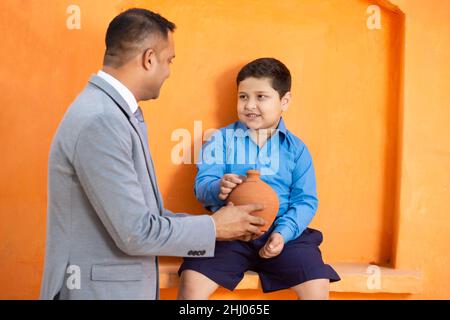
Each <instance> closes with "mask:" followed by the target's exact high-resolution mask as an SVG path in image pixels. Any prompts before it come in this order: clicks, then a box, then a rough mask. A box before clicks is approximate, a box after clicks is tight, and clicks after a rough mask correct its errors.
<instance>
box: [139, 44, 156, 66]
mask: <svg viewBox="0 0 450 320" xmlns="http://www.w3.org/2000/svg"><path fill="white" fill-rule="evenodd" d="M155 63H156V52H155V50H154V49H152V48H148V49H147V50H145V52H144V54H143V56H142V65H143V67H144V69H145V70H150V68H151V67H152V66H154V65H155Z"/></svg>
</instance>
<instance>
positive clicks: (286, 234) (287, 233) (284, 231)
mask: <svg viewBox="0 0 450 320" xmlns="http://www.w3.org/2000/svg"><path fill="white" fill-rule="evenodd" d="M273 232H278V233H279V234H281V235H282V236H283V238H284V243H288V242H289V241H291V240H294V239H295V232H294V230H292V229H291V228H289V227H288V226H285V225H278V226H276V227H275V229H274V230H273Z"/></svg>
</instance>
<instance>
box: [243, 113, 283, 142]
mask: <svg viewBox="0 0 450 320" xmlns="http://www.w3.org/2000/svg"><path fill="white" fill-rule="evenodd" d="M280 121H281V119H280V120H279V121H278V122H277V124H276V125H274V126H271V127H269V128H261V129H250V138H251V139H252V140H253V141H254V142H255V143H256V144H257V145H258V146H259V147H260V148H262V147H263V146H264V145H265V144H266V142H267V140H269V139H270V138H271V137H272V136H273V135H274V134H275V133H276V132H277V128H278V125H279V124H280Z"/></svg>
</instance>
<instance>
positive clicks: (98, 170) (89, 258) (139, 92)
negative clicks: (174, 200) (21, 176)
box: [41, 9, 264, 299]
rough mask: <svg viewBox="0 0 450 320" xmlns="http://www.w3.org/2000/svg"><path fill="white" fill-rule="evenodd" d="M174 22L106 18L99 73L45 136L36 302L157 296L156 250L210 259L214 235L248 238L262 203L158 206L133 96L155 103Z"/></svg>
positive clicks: (140, 14) (134, 15)
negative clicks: (211, 209)
mask: <svg viewBox="0 0 450 320" xmlns="http://www.w3.org/2000/svg"><path fill="white" fill-rule="evenodd" d="M174 29H175V25H174V24H173V23H171V22H169V21H168V20H166V19H164V18H163V17H161V16H160V15H158V14H155V13H153V12H150V11H148V10H144V9H131V10H128V11H125V12H123V13H122V14H120V15H119V16H117V17H116V18H114V19H113V21H112V22H111V23H110V25H109V27H108V31H107V34H106V52H105V57H104V63H103V64H104V65H103V69H102V71H99V73H98V74H97V75H94V76H93V77H92V78H91V79H90V81H89V83H88V85H87V86H86V88H85V89H84V90H83V92H82V93H81V94H80V95H79V96H78V97H77V99H76V100H75V102H74V103H73V104H72V105H71V106H70V108H69V109H68V111H67V112H66V114H65V116H64V118H63V120H62V122H61V124H60V126H59V128H58V130H57V133H56V135H55V137H54V140H53V142H52V146H51V150H50V159H49V177H48V183H49V185H48V217H47V219H48V224H47V244H46V257H45V270H44V278H43V282H42V288H41V298H42V299H55V298H56V299H58V298H59V299H157V298H158V291H159V286H158V259H157V256H159V255H165V256H185V257H186V256H204V257H206V256H213V255H214V248H215V240H216V239H218V240H232V239H241V240H250V239H252V238H255V237H257V236H259V235H260V233H261V232H260V230H259V227H260V226H262V225H263V224H264V221H263V220H262V219H260V218H257V217H254V216H252V215H251V214H250V213H251V212H252V211H255V210H260V209H262V206H261V205H257V204H255V205H248V206H242V207H239V206H233V205H228V206H226V207H224V208H222V209H221V210H219V211H218V212H216V213H215V214H214V215H212V216H208V215H197V216H195V215H187V214H177V215H175V214H173V213H171V212H170V211H168V210H166V209H164V207H163V202H162V198H161V194H160V191H159V189H158V185H157V182H156V177H155V172H154V168H153V163H152V158H151V155H150V150H149V147H148V143H147V132H146V127H145V122H144V120H143V117H142V112H141V109H140V108H139V106H138V103H137V102H138V101H145V100H149V99H156V98H157V97H158V96H159V91H160V88H161V86H162V84H163V82H164V80H165V79H167V78H168V76H169V74H170V68H169V65H170V63H171V61H172V59H173V58H174V57H175V53H174V43H173V38H172V32H173V31H174Z"/></svg>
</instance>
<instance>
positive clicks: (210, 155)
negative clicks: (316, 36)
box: [178, 58, 340, 299]
mask: <svg viewBox="0 0 450 320" xmlns="http://www.w3.org/2000/svg"><path fill="white" fill-rule="evenodd" d="M236 82H237V86H238V102H237V115H238V119H239V121H237V122H235V123H233V124H231V125H229V126H227V127H225V128H222V129H221V130H220V131H219V132H218V133H216V134H215V135H214V136H213V138H212V139H211V141H210V142H209V143H207V144H205V145H204V146H203V148H202V159H203V160H204V161H202V162H201V163H199V164H198V173H197V177H196V180H195V194H196V197H197V198H198V200H199V201H200V202H202V203H203V205H204V206H205V207H206V208H207V209H209V210H211V211H213V212H214V211H216V210H218V209H219V208H220V207H222V206H224V205H225V204H226V200H227V198H228V196H229V194H230V193H231V191H232V190H233V189H234V188H235V187H236V186H237V185H238V184H240V183H242V182H243V176H245V173H246V171H247V170H255V169H256V170H259V171H260V173H261V179H262V180H263V181H265V182H266V183H267V184H269V185H270V186H271V187H272V188H273V189H274V190H275V191H276V193H277V195H278V198H279V202H280V207H279V211H278V214H277V218H276V220H275V221H274V223H273V225H272V226H270V229H269V230H268V231H267V232H266V233H265V234H264V235H263V236H261V237H259V238H257V239H241V240H251V241H240V240H236V241H231V242H222V241H217V243H216V248H215V256H214V257H212V258H185V260H184V262H183V264H182V265H181V267H180V270H179V274H180V275H181V284H180V289H179V294H178V298H179V299H208V298H209V297H210V295H211V294H212V293H214V291H215V290H216V289H217V288H218V286H219V285H220V286H223V287H225V288H227V289H229V290H234V288H235V287H236V286H237V285H238V283H239V282H240V281H241V280H242V278H243V276H244V273H245V272H246V271H247V270H252V271H255V272H257V273H258V274H259V277H260V279H261V283H262V287H263V291H264V292H272V291H277V290H282V289H287V288H291V289H292V290H294V291H295V293H296V294H297V297H298V298H299V299H328V296H329V283H330V281H331V282H334V281H339V280H340V278H339V276H338V274H337V273H336V272H335V271H334V270H333V268H332V267H331V266H329V265H327V264H324V262H323V260H322V256H321V252H320V249H319V245H320V244H321V243H322V240H323V237H322V233H321V232H320V231H318V230H314V229H311V228H308V225H309V224H310V222H311V220H312V218H313V217H314V215H315V213H316V210H317V205H318V199H317V193H316V179H315V173H314V166H313V162H312V157H311V155H310V153H309V150H308V148H307V147H306V145H305V144H304V143H303V142H302V141H301V140H300V139H299V138H297V137H296V136H295V135H294V134H293V133H291V132H290V131H289V130H287V128H286V125H285V123H284V120H283V118H282V113H283V112H284V111H286V110H287V108H288V107H289V104H290V102H291V92H290V90H291V75H290V72H289V70H288V69H287V67H286V66H285V65H284V64H283V63H282V62H280V61H278V60H276V59H273V58H261V59H257V60H255V61H252V62H250V63H249V64H247V65H246V66H244V67H243V68H242V69H241V71H240V72H239V74H238V76H237V81H236ZM211 159H213V160H214V161H211ZM228 205H230V204H228Z"/></svg>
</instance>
